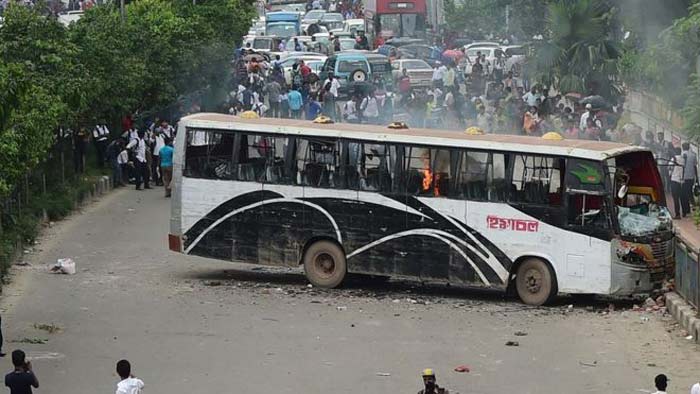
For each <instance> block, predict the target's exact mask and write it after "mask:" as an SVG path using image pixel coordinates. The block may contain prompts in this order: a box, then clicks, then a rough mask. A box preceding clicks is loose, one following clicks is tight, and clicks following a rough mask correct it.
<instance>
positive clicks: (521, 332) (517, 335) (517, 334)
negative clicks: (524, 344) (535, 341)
mask: <svg viewBox="0 0 700 394" xmlns="http://www.w3.org/2000/svg"><path fill="white" fill-rule="evenodd" d="M513 335H515V336H516V337H524V336H527V333H526V332H524V331H516V332H515V334H513Z"/></svg>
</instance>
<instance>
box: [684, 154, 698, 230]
mask: <svg viewBox="0 0 700 394" xmlns="http://www.w3.org/2000/svg"><path fill="white" fill-rule="evenodd" d="M681 148H682V149H683V163H684V164H685V167H683V193H682V194H681V205H683V217H685V216H687V215H688V213H689V212H690V203H691V202H692V201H693V185H695V182H696V179H697V177H698V169H697V166H698V157H697V156H696V155H695V153H694V152H693V151H692V150H690V143H689V142H684V143H683V144H682V145H681Z"/></svg>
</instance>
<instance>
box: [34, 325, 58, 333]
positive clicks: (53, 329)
mask: <svg viewBox="0 0 700 394" xmlns="http://www.w3.org/2000/svg"><path fill="white" fill-rule="evenodd" d="M34 328H35V329H37V330H42V331H46V332H48V333H49V334H53V333H56V332H59V331H61V327H59V326H57V325H56V324H53V323H52V324H39V323H34Z"/></svg>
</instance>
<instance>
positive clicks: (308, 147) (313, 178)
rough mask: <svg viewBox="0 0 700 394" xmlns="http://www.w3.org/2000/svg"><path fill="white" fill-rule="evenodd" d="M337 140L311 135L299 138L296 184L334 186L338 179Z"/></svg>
mask: <svg viewBox="0 0 700 394" xmlns="http://www.w3.org/2000/svg"><path fill="white" fill-rule="evenodd" d="M338 145H339V144H338V141H335V140H331V139H324V138H315V137H311V138H308V139H301V138H300V139H299V145H298V146H297V154H296V161H297V176H296V184H298V185H303V186H313V187H325V188H334V187H336V183H337V182H338V181H339V179H338V177H339V174H336V170H337V168H338V163H339V158H338V156H339V148H338Z"/></svg>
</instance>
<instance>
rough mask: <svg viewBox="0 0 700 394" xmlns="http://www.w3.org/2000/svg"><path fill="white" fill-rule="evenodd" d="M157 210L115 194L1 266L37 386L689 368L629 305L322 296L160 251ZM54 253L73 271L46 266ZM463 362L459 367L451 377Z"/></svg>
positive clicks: (632, 387) (598, 388) (395, 386)
mask: <svg viewBox="0 0 700 394" xmlns="http://www.w3.org/2000/svg"><path fill="white" fill-rule="evenodd" d="M169 213H170V212H169V203H168V201H167V200H165V199H164V198H163V197H162V191H161V190H153V191H146V192H136V191H133V190H131V189H129V190H120V191H117V192H114V193H112V194H110V195H109V196H107V197H105V198H104V199H103V200H102V201H100V202H98V203H95V204H93V205H91V206H90V207H88V208H86V209H85V210H84V211H83V212H82V213H80V214H77V215H75V216H73V217H72V218H70V219H68V220H66V221H63V222H60V223H57V224H55V225H54V226H53V227H51V228H49V229H47V231H46V235H45V236H44V237H43V239H42V240H41V242H40V244H38V245H37V246H36V247H35V250H33V251H31V253H29V254H27V255H25V261H27V262H29V263H30V264H31V265H29V266H26V267H17V268H16V269H15V270H14V275H13V277H12V283H11V284H10V285H9V286H6V287H5V289H4V292H3V293H4V294H3V298H2V308H3V324H4V327H3V328H4V333H5V338H6V341H10V342H11V343H8V344H6V347H5V350H6V351H11V350H12V349H15V348H22V349H24V350H26V351H28V352H29V355H30V357H31V358H32V359H33V360H34V362H33V364H34V369H35V371H36V373H37V375H38V377H39V380H40V382H41V385H42V386H41V388H40V390H38V392H43V393H55V394H64V393H65V394H68V393H70V394H82V393H85V394H94V393H98V392H114V387H115V383H116V381H117V377H116V374H115V372H114V365H115V362H116V361H117V360H118V359H120V358H128V359H129V360H131V361H132V364H133V366H134V373H135V374H136V375H137V376H139V377H141V378H142V379H143V380H144V381H145V382H146V392H148V393H169V394H173V393H175V394H177V393H208V392H233V391H241V392H252V393H276V394H277V393H297V392H303V393H351V392H357V391H367V392H381V393H400V392H404V393H411V392H414V393H415V392H416V391H418V389H419V388H420V385H421V380H420V377H419V371H420V370H421V369H423V368H426V367H432V368H434V369H435V370H436V372H437V377H438V383H439V384H441V385H443V386H445V387H447V388H449V389H450V390H452V391H458V392H460V393H504V392H517V393H521V394H522V393H539V394H546V393H562V392H567V393H586V392H616V393H639V392H645V391H647V392H651V390H652V389H653V377H654V376H655V375H656V374H657V373H660V372H665V373H667V374H668V375H669V376H670V377H671V379H672V381H671V386H670V387H669V389H670V390H669V391H670V392H688V387H689V386H690V385H691V384H692V383H694V382H696V381H698V379H700V373H698V371H697V368H696V366H697V365H699V364H698V362H699V361H700V353H698V349H697V346H696V345H694V344H691V343H690V341H688V340H686V339H684V338H683V337H682V333H681V332H680V331H679V329H678V328H676V327H674V326H673V325H672V322H670V319H669V318H668V317H664V316H662V315H660V314H658V313H657V314H646V313H639V312H633V311H631V310H629V309H630V306H631V304H630V303H628V302H617V303H616V307H617V309H616V311H615V312H612V313H604V310H605V309H606V307H607V303H608V302H607V301H590V300H588V301H580V300H571V299H563V300H560V301H559V303H558V305H556V306H554V307H548V308H530V307H525V306H523V305H521V304H519V303H518V302H517V301H516V300H512V299H504V297H503V296H501V295H500V294H495V293H488V292H486V293H484V292H474V291H468V290H464V289H445V288H440V287H427V288H426V287H422V286H420V285H419V284H416V283H405V282H398V283H394V282H391V283H388V284H382V283H365V282H363V281H353V282H351V283H350V284H348V285H347V286H346V287H345V288H343V289H339V290H332V291H322V290H317V289H314V288H309V287H307V284H306V281H305V280H304V278H303V276H301V275H300V274H298V273H297V272H294V271H291V270H290V271H271V270H268V269H261V268H260V267H254V266H250V265H245V264H232V263H225V262H219V261H214V260H207V259H201V258H196V257H188V256H184V255H178V254H173V253H171V252H169V251H167V246H166V239H167V226H168V218H169ZM61 257H71V258H73V259H74V260H75V261H76V263H77V267H78V272H77V274H76V275H72V276H67V275H55V274H50V273H48V272H47V269H46V264H48V263H51V262H53V261H55V260H56V259H57V258H61ZM569 303H573V308H569V307H568V304H569ZM40 324H53V325H55V326H56V327H58V328H59V329H60V330H59V331H58V332H55V333H49V332H47V331H46V330H42V329H40V328H37V327H38V326H35V325H40ZM518 331H520V332H522V333H525V334H527V335H524V336H516V335H515V333H516V332H518ZM36 340H40V341H42V342H43V341H44V340H46V341H45V343H38V344H30V343H26V342H27V341H36ZM507 341H517V342H519V346H517V347H515V346H505V343H506V342H507ZM2 363H3V365H4V366H5V368H6V369H7V370H8V371H9V370H10V369H11V366H10V361H9V359H5V360H4V361H2ZM461 364H465V365H467V366H468V367H469V368H470V369H471V372H469V373H457V372H454V371H453V369H454V368H455V367H456V366H458V365H461Z"/></svg>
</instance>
